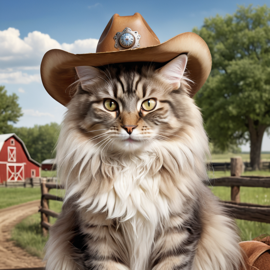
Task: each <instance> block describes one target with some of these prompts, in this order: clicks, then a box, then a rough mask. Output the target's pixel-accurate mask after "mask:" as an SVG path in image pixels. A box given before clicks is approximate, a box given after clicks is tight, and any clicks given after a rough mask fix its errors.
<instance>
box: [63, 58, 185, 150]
mask: <svg viewBox="0 0 270 270" xmlns="http://www.w3.org/2000/svg"><path fill="white" fill-rule="evenodd" d="M186 58H187V57H186V56H185V55H184V56H181V59H179V60H178V62H177V61H175V62H177V63H173V64H174V65H172V64H171V62H170V63H168V64H167V65H165V66H164V67H162V68H158V67H157V64H143V63H141V64H134V63H130V64H125V65H124V64H117V65H111V66H109V67H106V68H105V67H103V68H101V69H96V68H93V67H77V73H78V76H79V78H80V85H79V86H78V91H77V93H76V95H75V97H74V98H73V99H72V101H71V102H70V104H69V106H68V109H69V110H68V119H69V121H71V122H73V124H74V127H75V128H76V129H77V130H78V132H80V133H82V134H84V136H86V137H87V138H89V140H91V141H92V143H93V144H95V145H96V146H99V147H100V149H101V150H102V151H107V150H112V149H118V150H121V151H123V152H133V151H137V150H138V151H140V150H143V149H146V148H148V147H149V146H150V145H151V144H152V143H154V142H162V141H168V140H174V139H176V137H177V136H180V135H181V134H180V133H181V132H180V131H181V129H184V128H185V125H186V124H187V122H188V118H189V117H190V108H189V107H190V106H189V103H190V102H189V99H190V98H189V97H188V95H187V93H186V92H185V91H183V90H182V91H181V89H180V88H179V86H180V81H181V79H182V76H183V72H184V69H185V66H186V60H187V59H186ZM173 68H174V69H177V68H178V74H176V72H175V70H171V69H173Z"/></svg>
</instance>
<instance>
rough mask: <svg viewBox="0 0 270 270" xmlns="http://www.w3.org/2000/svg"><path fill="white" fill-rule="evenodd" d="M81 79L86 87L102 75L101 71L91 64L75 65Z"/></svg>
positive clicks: (83, 86)
mask: <svg viewBox="0 0 270 270" xmlns="http://www.w3.org/2000/svg"><path fill="white" fill-rule="evenodd" d="M75 69H76V72H77V75H78V77H79V81H80V82H81V85H82V88H83V89H84V88H85V87H86V86H87V85H91V84H92V83H94V82H95V81H96V79H98V78H99V77H100V75H101V71H100V70H99V69H97V68H94V67H91V66H79V67H75Z"/></svg>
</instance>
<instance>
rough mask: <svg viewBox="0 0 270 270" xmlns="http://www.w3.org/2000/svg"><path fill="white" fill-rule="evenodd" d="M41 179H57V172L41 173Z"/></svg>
mask: <svg viewBox="0 0 270 270" xmlns="http://www.w3.org/2000/svg"><path fill="white" fill-rule="evenodd" d="M41 177H57V171H43V170H42V171H41Z"/></svg>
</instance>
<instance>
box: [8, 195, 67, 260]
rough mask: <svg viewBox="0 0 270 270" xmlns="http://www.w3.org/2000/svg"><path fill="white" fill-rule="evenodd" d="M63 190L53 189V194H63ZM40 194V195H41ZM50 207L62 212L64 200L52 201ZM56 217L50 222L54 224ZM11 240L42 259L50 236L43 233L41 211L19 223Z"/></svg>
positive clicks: (13, 231)
mask: <svg viewBox="0 0 270 270" xmlns="http://www.w3.org/2000/svg"><path fill="white" fill-rule="evenodd" d="M63 192H64V191H63V190H51V192H50V193H51V194H54V195H57V196H63V195H64V193H63ZM39 196H40V195H39ZM49 203H50V209H51V210H53V211H55V212H57V213H60V212H61V208H62V202H58V201H50V202H49ZM55 221H56V218H52V217H51V218H50V223H51V224H54V223H55ZM11 240H13V241H14V242H15V244H16V245H17V246H19V247H21V248H23V249H25V250H26V251H27V252H28V253H29V254H31V255H33V256H37V257H38V258H40V259H43V257H44V246H45V244H46V242H47V240H48V237H44V236H43V235H42V234H41V226H40V213H36V214H34V215H32V216H29V217H27V218H25V219H24V220H22V221H21V222H20V223H19V224H17V225H16V226H15V227H14V228H13V230H12V233H11Z"/></svg>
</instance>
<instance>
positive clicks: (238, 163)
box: [231, 157, 243, 203]
mask: <svg viewBox="0 0 270 270" xmlns="http://www.w3.org/2000/svg"><path fill="white" fill-rule="evenodd" d="M242 169H243V162H242V158H241V157H234V158H231V176H237V177H240V176H241V174H242ZM231 201H232V202H237V203H240V186H231Z"/></svg>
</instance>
